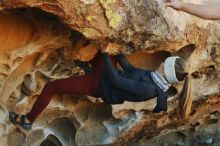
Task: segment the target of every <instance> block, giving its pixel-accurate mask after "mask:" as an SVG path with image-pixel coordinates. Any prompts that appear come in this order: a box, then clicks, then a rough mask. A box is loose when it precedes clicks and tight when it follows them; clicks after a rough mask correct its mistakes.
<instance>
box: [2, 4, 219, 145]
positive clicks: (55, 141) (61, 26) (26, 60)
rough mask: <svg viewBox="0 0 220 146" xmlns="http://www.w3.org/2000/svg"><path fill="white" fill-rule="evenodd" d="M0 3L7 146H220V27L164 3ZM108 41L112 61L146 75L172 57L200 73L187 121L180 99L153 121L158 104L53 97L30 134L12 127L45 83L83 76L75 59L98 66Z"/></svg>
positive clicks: (4, 127)
mask: <svg viewBox="0 0 220 146" xmlns="http://www.w3.org/2000/svg"><path fill="white" fill-rule="evenodd" d="M195 2H197V3H205V2H209V1H199V0H197V1H195ZM0 5H1V12H0V44H1V46H0V66H1V67H0V95H1V96H0V97H1V98H0V101H1V109H0V115H1V120H0V141H1V144H2V145H4V146H7V145H8V146H21V145H22V146H25V145H27V146H30V145H33V146H34V145H36V146H37V145H41V146H45V145H56V146H58V145H64V146H67V145H71V146H72V145H103V144H112V145H134V144H135V145H146V144H148V145H172V144H173V145H174V144H179V145H192V144H195V145H196V144H198V145H199V144H201V143H203V144H205V143H206V144H207V143H209V142H210V141H211V142H210V143H212V144H213V145H217V144H219V132H218V131H219V128H217V127H218V125H219V122H218V118H219V110H220V109H219V91H220V75H219V72H220V67H219V66H220V51H219V50H220V49H219V41H220V39H219V38H220V33H219V32H220V25H219V24H218V22H213V21H205V20H201V19H199V18H196V17H193V16H190V15H188V14H185V13H182V12H175V11H173V10H171V9H165V8H164V7H163V4H162V1H160V0H149V1H144V0H123V1H122V0H59V1H57V0H47V1H41V0H28V1H27V0H5V1H3V2H0ZM101 41H108V42H111V44H110V45H109V47H110V50H111V52H112V54H117V53H124V54H127V55H129V56H128V58H129V60H130V61H131V62H132V63H133V64H134V65H135V66H138V67H141V68H145V69H156V68H157V67H158V66H159V64H160V63H161V62H162V61H163V60H164V59H165V58H166V57H168V56H170V55H180V56H181V57H183V58H184V59H185V60H186V62H187V69H188V71H189V72H190V73H193V76H194V78H193V80H192V87H193V90H192V91H193V96H192V99H193V106H192V110H191V114H190V117H189V120H188V121H185V122H183V121H182V120H180V119H179V117H178V110H177V109H178V102H177V100H178V99H177V97H178V96H175V97H173V98H171V99H170V102H169V109H168V112H166V113H160V114H153V113H152V112H150V111H151V110H152V109H153V107H154V106H155V100H151V101H147V102H142V103H129V102H125V103H124V104H122V105H114V106H110V105H106V104H103V103H102V101H100V100H97V99H94V98H92V97H85V96H79V95H77V96H76V95H55V96H54V97H53V100H52V102H51V103H50V105H49V106H48V108H47V109H46V110H45V111H44V112H43V113H42V115H40V117H39V118H38V119H37V121H36V123H35V124H34V127H33V130H32V131H31V132H26V131H23V130H21V129H19V128H17V127H15V126H14V125H12V124H10V122H9V121H8V111H14V110H15V111H16V112H19V113H26V112H27V111H28V110H29V109H30V108H31V106H32V104H33V103H34V101H35V99H36V98H37V96H38V95H39V93H40V92H41V90H42V88H43V86H44V85H45V83H47V82H49V81H52V80H55V79H60V78H66V77H69V76H73V75H74V76H77V75H82V74H84V71H83V70H82V69H81V68H79V67H77V66H76V65H75V64H74V60H75V59H80V60H83V61H89V60H91V59H92V58H93V56H94V55H95V54H96V52H97V49H98V43H100V42H101ZM177 88H178V89H179V90H181V88H182V85H178V86H177ZM207 127H208V128H207ZM206 129H208V130H206ZM213 129H215V130H213ZM192 135H193V136H192ZM171 136H172V137H174V139H175V140H176V141H175V142H174V141H173V139H168V137H171ZM167 139H168V140H167Z"/></svg>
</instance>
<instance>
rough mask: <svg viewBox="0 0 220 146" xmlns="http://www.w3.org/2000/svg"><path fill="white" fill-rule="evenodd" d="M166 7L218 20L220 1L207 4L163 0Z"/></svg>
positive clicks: (219, 16) (219, 18) (219, 17)
mask: <svg viewBox="0 0 220 146" xmlns="http://www.w3.org/2000/svg"><path fill="white" fill-rule="evenodd" d="M164 2H165V5H166V6H167V7H171V8H173V9H175V10H178V11H184V12H186V13H189V14H192V15H195V16H197V17H200V18H203V19H207V20H220V2H214V3H212V4H207V5H197V4H191V3H183V2H180V1H179V0H164Z"/></svg>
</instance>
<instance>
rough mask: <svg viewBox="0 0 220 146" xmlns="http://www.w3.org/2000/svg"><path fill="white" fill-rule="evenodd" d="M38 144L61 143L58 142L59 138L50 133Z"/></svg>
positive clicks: (59, 145) (51, 145)
mask: <svg viewBox="0 0 220 146" xmlns="http://www.w3.org/2000/svg"><path fill="white" fill-rule="evenodd" d="M40 146H63V145H62V143H61V142H60V140H59V139H58V138H57V137H56V136H54V135H52V134H50V135H49V136H47V138H46V139H45V140H44V141H43V142H42V143H41V144H40Z"/></svg>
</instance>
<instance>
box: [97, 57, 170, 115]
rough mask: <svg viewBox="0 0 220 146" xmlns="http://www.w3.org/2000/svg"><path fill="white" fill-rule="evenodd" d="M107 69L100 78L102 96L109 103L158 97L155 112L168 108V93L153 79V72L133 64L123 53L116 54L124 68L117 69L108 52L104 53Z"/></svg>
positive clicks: (139, 100)
mask: <svg viewBox="0 0 220 146" xmlns="http://www.w3.org/2000/svg"><path fill="white" fill-rule="evenodd" d="M102 58H103V61H104V65H105V71H104V73H103V74H102V76H101V78H100V97H101V98H102V99H103V101H104V102H105V103H108V104H121V103H123V102H124V101H131V102H141V101H147V100H150V99H152V98H154V97H157V105H156V107H155V109H154V112H160V111H166V110H167V98H168V96H167V94H166V93H165V92H164V91H163V90H162V89H160V88H159V86H157V85H156V84H155V83H154V81H153V80H152V79H151V75H150V74H151V72H152V71H146V70H142V69H138V68H135V67H134V66H132V65H131V64H130V63H129V62H128V61H127V59H126V58H125V57H124V56H123V55H118V56H116V59H117V61H118V62H119V64H120V66H121V67H122V68H123V70H119V69H115V68H114V66H113V65H112V62H111V59H110V57H109V56H108V54H105V53H104V54H102Z"/></svg>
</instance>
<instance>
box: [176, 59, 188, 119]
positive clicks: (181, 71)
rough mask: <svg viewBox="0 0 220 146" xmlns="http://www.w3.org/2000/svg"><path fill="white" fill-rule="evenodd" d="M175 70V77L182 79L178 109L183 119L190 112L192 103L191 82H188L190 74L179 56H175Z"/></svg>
mask: <svg viewBox="0 0 220 146" xmlns="http://www.w3.org/2000/svg"><path fill="white" fill-rule="evenodd" d="M175 72H176V77H177V79H178V80H179V81H183V80H184V85H183V88H182V91H181V93H180V95H179V108H180V109H179V111H180V115H181V117H182V118H183V119H186V118H187V116H188V115H189V113H190V109H191V104H192V100H191V82H190V76H189V75H188V73H187V72H186V65H185V62H184V60H182V59H181V58H177V59H176V60H175Z"/></svg>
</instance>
